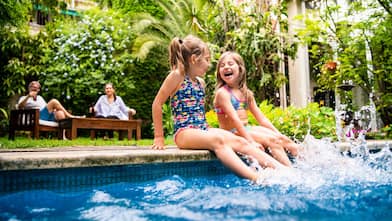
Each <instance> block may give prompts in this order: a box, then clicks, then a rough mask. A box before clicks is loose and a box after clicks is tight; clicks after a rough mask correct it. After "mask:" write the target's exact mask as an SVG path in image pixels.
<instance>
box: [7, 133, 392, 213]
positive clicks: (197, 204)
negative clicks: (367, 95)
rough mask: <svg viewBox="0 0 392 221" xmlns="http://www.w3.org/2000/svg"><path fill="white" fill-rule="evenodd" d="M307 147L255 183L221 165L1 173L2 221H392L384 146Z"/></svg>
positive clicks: (391, 158) (390, 167)
mask: <svg viewBox="0 0 392 221" xmlns="http://www.w3.org/2000/svg"><path fill="white" fill-rule="evenodd" d="M304 146H305V149H306V153H305V154H304V155H303V156H302V157H301V158H300V159H297V160H296V162H295V163H294V168H293V169H290V170H277V171H273V170H262V171H260V175H261V177H262V178H261V179H260V182H259V183H258V184H255V183H251V182H249V181H247V180H244V179H240V178H238V177H236V176H235V175H233V174H232V173H231V172H230V171H228V170H226V169H225V168H224V167H223V166H222V165H221V164H220V163H219V162H218V161H207V162H192V163H175V164H149V165H135V166H122V167H104V168H79V169H71V170H48V171H25V173H24V174H22V173H21V172H17V171H14V172H12V173H11V172H8V174H7V175H5V174H4V173H0V178H2V180H3V181H0V187H1V188H2V189H1V192H0V220H203V221H204V220H326V221H327V220H350V221H351V220H391V217H392V154H391V151H390V148H389V147H385V148H383V149H382V150H381V151H379V152H377V153H372V154H370V153H369V152H368V151H366V149H364V146H363V145H362V146H361V145H358V146H357V147H356V148H353V149H352V151H351V153H350V154H348V153H343V154H342V153H340V152H339V151H338V150H337V148H336V147H335V146H334V145H333V144H331V143H330V142H327V141H323V140H316V139H314V138H310V139H308V140H305V142H304ZM349 155H350V156H349ZM72 174H73V175H72ZM86 176H88V178H86ZM7 177H12V178H13V179H14V180H15V179H17V178H16V177H19V178H18V179H19V181H15V182H14V181H11V180H9V179H8V178H7ZM48 177H49V178H48ZM17 183H20V185H19V184H17ZM32 183H34V184H32ZM64 183H66V184H67V185H64ZM11 184H12V185H13V186H14V187H12V188H11V187H8V186H10V185H11Z"/></svg>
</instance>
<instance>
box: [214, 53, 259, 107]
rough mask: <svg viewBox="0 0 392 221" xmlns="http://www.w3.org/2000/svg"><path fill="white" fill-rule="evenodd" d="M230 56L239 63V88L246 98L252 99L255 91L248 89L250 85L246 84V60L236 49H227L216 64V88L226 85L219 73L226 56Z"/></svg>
mask: <svg viewBox="0 0 392 221" xmlns="http://www.w3.org/2000/svg"><path fill="white" fill-rule="evenodd" d="M228 56H230V57H231V58H233V60H234V61H235V62H236V63H237V65H238V69H239V82H238V88H239V89H240V91H241V92H242V93H243V94H244V95H245V97H246V99H247V100H248V101H250V99H251V98H253V93H252V91H250V90H249V89H248V86H247V85H246V67H245V62H244V59H242V57H241V55H239V54H238V53H237V52H234V51H227V52H224V53H223V54H222V55H221V56H220V58H219V61H218V64H217V65H216V79H217V81H216V90H218V89H219V88H221V87H222V86H224V85H226V82H225V81H224V80H223V79H222V78H221V76H220V74H219V67H220V66H221V63H222V61H223V59H225V58H226V57H228Z"/></svg>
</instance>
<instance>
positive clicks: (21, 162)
mask: <svg viewBox="0 0 392 221" xmlns="http://www.w3.org/2000/svg"><path fill="white" fill-rule="evenodd" d="M386 145H388V146H389V148H392V140H369V141H367V146H368V147H369V149H370V150H375V149H380V148H381V147H385V146H386ZM349 147H350V144H349V143H341V144H338V148H340V150H341V151H346V150H348V149H349ZM208 160H216V157H215V155H214V154H213V153H212V152H210V151H207V150H181V149H178V148H177V147H175V146H168V147H167V148H166V149H165V150H153V149H151V147H150V146H82V147H78V146H75V147H56V148H38V149H37V148H34V149H0V171H7V170H29V169H55V168H73V167H94V166H115V165H130V164H143V163H168V162H190V161H208Z"/></svg>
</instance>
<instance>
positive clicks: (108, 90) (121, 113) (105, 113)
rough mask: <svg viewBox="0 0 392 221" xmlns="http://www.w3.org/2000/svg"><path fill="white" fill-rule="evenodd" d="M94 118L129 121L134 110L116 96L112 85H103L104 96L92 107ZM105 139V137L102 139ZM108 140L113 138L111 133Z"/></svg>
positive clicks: (111, 132)
mask: <svg viewBox="0 0 392 221" xmlns="http://www.w3.org/2000/svg"><path fill="white" fill-rule="evenodd" d="M92 112H94V114H95V117H98V118H110V119H120V120H129V117H128V116H129V114H131V116H133V115H135V114H136V110H135V109H132V108H128V107H127V106H126V105H125V103H124V101H123V100H122V98H121V97H120V96H117V95H116V93H115V89H114V87H113V84H112V83H107V84H105V95H102V96H101V97H99V99H98V101H97V103H95V105H94V109H93V110H92ZM104 138H105V137H104ZM109 138H113V131H109Z"/></svg>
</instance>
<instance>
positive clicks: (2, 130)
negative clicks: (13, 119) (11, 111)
mask: <svg viewBox="0 0 392 221" xmlns="http://www.w3.org/2000/svg"><path fill="white" fill-rule="evenodd" d="M0 113H1V114H0V137H2V136H4V135H5V134H6V131H8V126H9V125H8V124H9V116H8V112H7V110H6V109H4V108H0Z"/></svg>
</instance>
